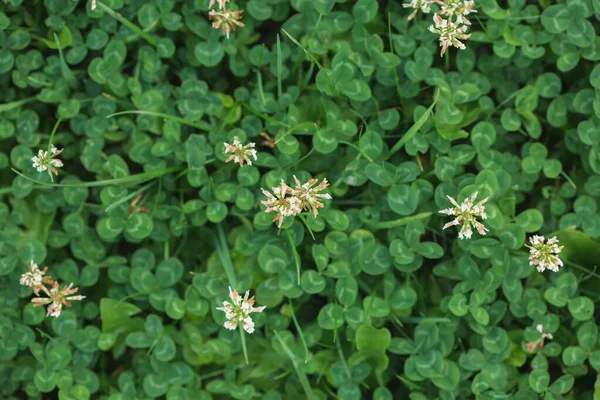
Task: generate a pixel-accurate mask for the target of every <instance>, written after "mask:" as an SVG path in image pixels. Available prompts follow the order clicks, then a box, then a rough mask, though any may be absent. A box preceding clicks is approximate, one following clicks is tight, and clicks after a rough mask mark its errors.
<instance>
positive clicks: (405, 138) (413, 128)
mask: <svg viewBox="0 0 600 400" xmlns="http://www.w3.org/2000/svg"><path fill="white" fill-rule="evenodd" d="M439 97H440V90H439V89H438V90H437V91H436V92H435V95H434V96H433V103H431V105H430V106H429V108H428V109H427V111H425V112H424V113H423V115H421V118H419V119H418V120H417V121H416V122H415V123H414V124H413V126H411V127H410V129H409V130H408V131H407V132H406V133H405V134H404V136H402V138H401V139H400V140H399V141H398V142H397V143H396V144H395V145H394V147H392V149H391V150H390V153H389V156H390V157H391V156H393V155H394V154H396V153H397V152H398V151H399V150H400V149H402V146H404V145H405V144H406V142H408V141H409V140H410V139H412V137H413V136H415V135H416V134H417V132H418V131H419V129H421V127H422V126H423V125H424V124H425V122H426V121H427V120H428V119H429V116H430V115H431V112H432V111H433V107H434V106H435V103H437V101H438V98H439Z"/></svg>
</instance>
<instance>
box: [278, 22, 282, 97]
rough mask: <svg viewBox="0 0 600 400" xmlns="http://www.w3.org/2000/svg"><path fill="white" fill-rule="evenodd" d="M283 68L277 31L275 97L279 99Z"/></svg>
mask: <svg viewBox="0 0 600 400" xmlns="http://www.w3.org/2000/svg"><path fill="white" fill-rule="evenodd" d="M282 70H283V61H282V59H281V41H280V39H279V33H278V34H277V98H278V99H279V100H281V96H282V95H283V89H282V86H281V71H282Z"/></svg>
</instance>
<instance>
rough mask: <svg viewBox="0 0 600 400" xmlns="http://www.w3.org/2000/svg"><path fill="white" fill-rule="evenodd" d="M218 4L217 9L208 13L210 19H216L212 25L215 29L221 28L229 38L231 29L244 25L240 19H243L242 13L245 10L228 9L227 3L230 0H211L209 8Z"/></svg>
mask: <svg viewBox="0 0 600 400" xmlns="http://www.w3.org/2000/svg"><path fill="white" fill-rule="evenodd" d="M215 2H216V3H217V5H218V9H217V10H210V11H209V13H208V19H209V20H211V21H214V22H213V23H212V27H213V28H214V29H221V31H223V34H224V35H225V36H226V37H227V39H229V34H230V33H231V31H232V30H233V31H235V27H236V26H239V27H244V24H243V23H242V22H241V21H240V20H241V19H242V13H243V12H244V10H229V9H227V8H226V7H227V3H229V0H210V3H209V4H208V8H212V7H213V6H214V5H215Z"/></svg>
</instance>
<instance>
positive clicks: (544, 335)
mask: <svg viewBox="0 0 600 400" xmlns="http://www.w3.org/2000/svg"><path fill="white" fill-rule="evenodd" d="M535 329H536V330H537V331H538V332H539V333H541V334H542V340H544V339H550V340H552V339H554V338H553V337H552V334H551V333H548V332H546V331H544V326H543V325H542V324H537V326H536V327H535Z"/></svg>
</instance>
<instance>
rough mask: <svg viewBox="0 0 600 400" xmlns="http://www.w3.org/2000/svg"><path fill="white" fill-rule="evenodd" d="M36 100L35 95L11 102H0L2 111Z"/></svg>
mask: <svg viewBox="0 0 600 400" xmlns="http://www.w3.org/2000/svg"><path fill="white" fill-rule="evenodd" d="M34 100H35V97H29V98H26V99H23V100H17V101H11V102H10V103H4V104H0V113H3V112H7V111H10V110H12V109H13V108H17V107H20V106H22V105H23V104H27V103H30V102H32V101H34Z"/></svg>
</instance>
